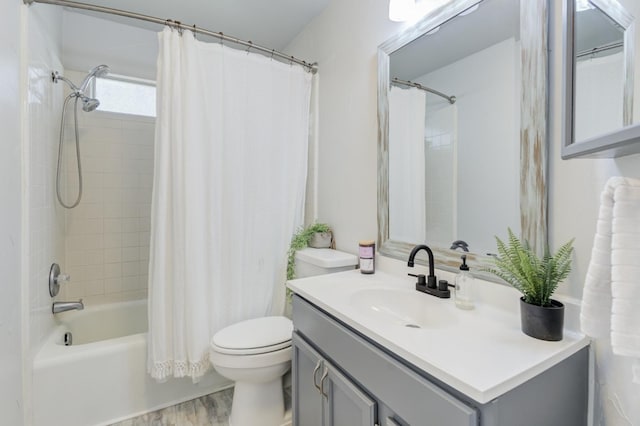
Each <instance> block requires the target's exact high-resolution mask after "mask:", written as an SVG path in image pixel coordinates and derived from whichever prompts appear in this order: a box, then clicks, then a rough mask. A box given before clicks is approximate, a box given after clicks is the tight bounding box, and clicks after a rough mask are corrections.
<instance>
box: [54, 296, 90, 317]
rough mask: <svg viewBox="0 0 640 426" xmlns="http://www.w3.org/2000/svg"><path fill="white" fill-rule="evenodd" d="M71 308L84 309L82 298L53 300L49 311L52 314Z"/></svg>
mask: <svg viewBox="0 0 640 426" xmlns="http://www.w3.org/2000/svg"><path fill="white" fill-rule="evenodd" d="M73 309H77V310H78V311H81V310H83V309H84V304H83V303H82V299H80V300H79V301H77V302H53V305H51V312H53V313H54V314H57V313H60V312H65V311H71V310H73Z"/></svg>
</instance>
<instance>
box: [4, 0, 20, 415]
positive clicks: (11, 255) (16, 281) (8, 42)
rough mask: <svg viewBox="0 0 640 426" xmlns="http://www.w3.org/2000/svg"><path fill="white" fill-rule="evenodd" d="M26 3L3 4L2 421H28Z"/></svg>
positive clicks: (5, 2)
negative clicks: (23, 331) (24, 371)
mask: <svg viewBox="0 0 640 426" xmlns="http://www.w3.org/2000/svg"><path fill="white" fill-rule="evenodd" d="M20 8H21V6H20V3H19V2H17V1H15V2H14V1H11V2H8V1H4V2H0V16H3V17H4V19H5V20H6V22H4V23H3V24H2V25H0V81H2V86H3V87H2V90H0V129H2V149H3V154H2V155H0V199H1V200H2V204H3V207H2V208H1V209H0V276H2V281H3V285H2V297H0V342H2V343H1V344H0V413H2V423H6V424H10V425H21V424H23V418H22V412H23V398H22V374H21V373H22V354H23V350H22V340H21V324H22V313H23V306H22V303H21V300H22V291H21V283H22V276H21V271H20V268H21V247H22V243H21V229H22V226H21V220H22V219H21V212H22V209H21V202H22V201H21V182H20V174H21V167H20V164H21V127H20V121H21V118H22V117H21V113H20V101H21V77H20V57H21V55H20V43H21V41H22V37H21V36H22V33H21V24H20Z"/></svg>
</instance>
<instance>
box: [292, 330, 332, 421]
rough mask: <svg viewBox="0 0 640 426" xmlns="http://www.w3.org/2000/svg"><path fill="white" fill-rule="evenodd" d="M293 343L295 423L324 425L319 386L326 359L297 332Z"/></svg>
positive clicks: (293, 406) (293, 404) (293, 337)
mask: <svg viewBox="0 0 640 426" xmlns="http://www.w3.org/2000/svg"><path fill="white" fill-rule="evenodd" d="M291 345H292V349H293V352H292V355H291V370H292V377H291V379H292V386H293V389H292V396H291V399H292V401H291V402H292V416H293V425H294V426H322V395H321V394H320V391H319V389H318V386H319V383H320V376H321V375H322V373H323V371H324V368H325V366H324V360H323V359H322V357H321V356H320V355H319V354H318V353H317V352H316V351H315V350H314V349H313V348H312V347H311V346H309V344H308V343H307V342H305V341H304V340H303V339H302V338H301V337H300V336H299V335H298V333H296V332H294V333H293V336H292V338H291Z"/></svg>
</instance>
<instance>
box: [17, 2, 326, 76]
mask: <svg viewBox="0 0 640 426" xmlns="http://www.w3.org/2000/svg"><path fill="white" fill-rule="evenodd" d="M23 1H24V4H26V5H29V6H30V5H31V4H32V3H43V4H52V5H56V6H63V7H70V8H73V9H83V10H89V11H92V12H101V13H109V14H112V15H118V16H124V17H125V18H132V19H138V20H141V21H148V22H153V23H154V24H159V25H168V26H170V27H172V28H177V29H179V30H181V31H182V30H188V31H191V32H192V33H193V35H194V36H195V35H196V33H197V34H204V35H207V36H211V37H216V38H218V39H220V41H227V42H230V43H235V44H239V45H242V46H246V47H247V48H248V49H247V51H249V50H251V49H254V50H257V51H260V52H262V53H266V54H268V55H269V56H271V57H272V58H273V57H277V58H279V59H281V60H282V61H281V62H290V63H296V64H298V65H302V66H303V67H304V68H306V69H307V70H308V71H310V72H312V73H314V74H315V73H316V72H317V71H318V64H317V62H313V63H311V62H307V61H303V60H302V59H298V58H296V57H294V56H288V55H286V54H284V53H282V52H279V51H277V50H275V49H269V48H266V47H263V46H260V45H258V44H255V43H253V42H252V41H245V40H241V39H239V38H236V37H232V36H228V35H226V34H224V33H222V32H218V33H216V32H213V31H210V30H206V29H204V28H198V27H196V26H195V25H185V24H183V23H181V22H180V21H173V20H171V19H162V18H157V17H155V16H149V15H142V14H140V13H135V12H129V11H127V10H121V9H114V8H111V7H104V6H96V5H93V4H88V3H79V2H75V1H68V0H23Z"/></svg>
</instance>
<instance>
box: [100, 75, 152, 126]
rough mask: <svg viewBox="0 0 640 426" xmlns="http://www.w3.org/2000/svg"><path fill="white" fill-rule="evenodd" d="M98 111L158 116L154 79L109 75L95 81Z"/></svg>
mask: <svg viewBox="0 0 640 426" xmlns="http://www.w3.org/2000/svg"><path fill="white" fill-rule="evenodd" d="M94 96H95V97H96V98H97V99H99V100H100V106H99V107H98V111H107V112H117V113H121V114H132V115H142V116H146V117H155V116H156V86H155V83H154V82H153V81H150V80H142V79H138V78H132V77H123V76H118V75H108V76H106V77H101V78H97V79H96V81H95V88H94Z"/></svg>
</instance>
